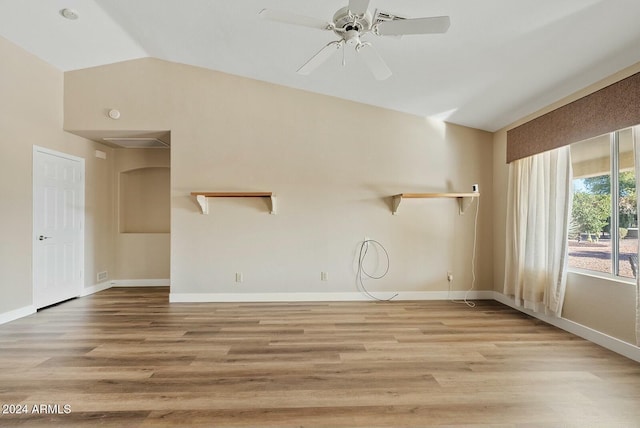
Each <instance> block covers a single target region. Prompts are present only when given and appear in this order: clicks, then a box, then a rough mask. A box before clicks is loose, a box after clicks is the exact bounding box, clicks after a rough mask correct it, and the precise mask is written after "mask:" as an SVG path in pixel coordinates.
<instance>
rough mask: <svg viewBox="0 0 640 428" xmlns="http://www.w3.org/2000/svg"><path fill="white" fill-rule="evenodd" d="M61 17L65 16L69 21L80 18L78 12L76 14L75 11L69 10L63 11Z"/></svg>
mask: <svg viewBox="0 0 640 428" xmlns="http://www.w3.org/2000/svg"><path fill="white" fill-rule="evenodd" d="M60 15H62V16H64V17H65V18H67V19H71V20H75V19H78V16H79V15H78V12H76V11H75V10H73V9H67V8H64V9H61V10H60Z"/></svg>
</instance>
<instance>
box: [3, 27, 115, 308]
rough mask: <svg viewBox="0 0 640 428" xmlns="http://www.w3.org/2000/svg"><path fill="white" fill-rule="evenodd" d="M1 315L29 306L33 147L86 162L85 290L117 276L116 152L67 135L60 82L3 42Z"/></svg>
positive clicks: (51, 72)
mask: <svg viewBox="0 0 640 428" xmlns="http://www.w3.org/2000/svg"><path fill="white" fill-rule="evenodd" d="M0 58H2V60H1V61H0V94H2V95H1V96H0V129H1V130H2V132H0V154H1V155H0V201H1V204H2V206H1V213H2V214H1V218H2V221H0V236H2V244H1V246H0V296H1V297H0V314H2V313H5V312H8V311H11V310H16V309H19V308H22V307H25V306H29V305H31V304H32V277H31V264H32V257H31V254H32V245H33V241H32V199H33V191H32V186H33V181H32V151H33V145H38V146H42V147H46V148H49V149H53V150H57V151H61V152H64V153H68V154H71V155H75V156H79V157H82V158H84V159H85V162H86V163H85V171H86V195H85V204H86V217H85V220H86V224H85V252H86V253H85V286H92V285H95V283H96V273H97V272H100V271H103V270H108V269H113V266H114V260H113V238H112V237H113V213H112V209H111V207H112V205H113V179H112V170H113V163H112V160H111V159H107V160H102V159H98V158H96V157H95V156H94V153H95V150H96V149H99V150H102V151H104V152H107V153H108V154H111V153H112V149H110V148H108V147H106V146H103V145H101V144H98V143H93V142H91V141H88V140H85V139H84V138H80V137H77V136H75V135H71V134H69V133H66V132H63V131H62V121H63V110H62V106H63V101H62V99H63V74H62V72H60V71H58V70H56V69H55V68H53V67H51V66H50V65H48V64H46V63H44V62H43V61H41V60H39V59H37V58H35V57H34V56H32V55H30V54H28V53H27V52H25V51H24V50H22V49H21V48H19V47H17V46H16V45H14V44H12V43H10V42H8V41H7V40H5V39H3V38H1V37H0Z"/></svg>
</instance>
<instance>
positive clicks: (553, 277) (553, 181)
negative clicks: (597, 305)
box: [504, 146, 573, 317]
mask: <svg viewBox="0 0 640 428" xmlns="http://www.w3.org/2000/svg"><path fill="white" fill-rule="evenodd" d="M571 180H572V170H571V152H570V149H569V147H568V146H566V147H561V148H559V149H556V150H552V151H549V152H545V153H541V154H538V155H535V156H531V157H528V158H525V159H521V160H517V161H514V162H512V163H511V164H510V165H509V193H508V196H507V198H508V205H507V207H508V211H507V242H506V267H505V282H504V294H506V295H508V296H512V297H513V298H514V299H515V302H516V304H517V305H520V306H524V307H525V308H527V309H531V310H534V311H536V312H545V313H547V314H552V315H555V316H558V317H559V316H560V315H561V313H562V303H563V301H564V293H565V288H566V278H567V275H566V267H567V257H568V254H567V249H568V248H567V232H568V227H569V218H570V214H571V213H570V211H571V201H572V195H573V192H572V188H571Z"/></svg>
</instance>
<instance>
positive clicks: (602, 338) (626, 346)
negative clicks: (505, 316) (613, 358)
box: [493, 291, 640, 362]
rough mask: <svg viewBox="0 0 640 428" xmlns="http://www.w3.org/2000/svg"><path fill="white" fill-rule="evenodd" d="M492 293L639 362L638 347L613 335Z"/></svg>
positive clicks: (548, 321)
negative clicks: (538, 311) (527, 307)
mask: <svg viewBox="0 0 640 428" xmlns="http://www.w3.org/2000/svg"><path fill="white" fill-rule="evenodd" d="M493 294H494V296H493V299H494V300H496V301H498V302H500V303H503V304H505V305H507V306H510V307H512V308H513V309H516V310H518V311H520V312H523V313H525V314H527V315H530V316H532V317H535V318H538V319H539V320H542V321H544V322H546V323H548V324H551V325H553V326H555V327H558V328H560V329H562V330H564V331H568V332H569V333H573V334H575V335H576V336H580V337H582V338H583V339H586V340H588V341H590V342H593V343H595V344H598V345H600V346H602V347H603V348H607V349H609V350H610V351H613V352H616V353H618V354H620V355H624V356H625V357H627V358H629V359H632V360H634V361H637V362H640V347H637V346H634V345H632V344H630V343H627V342H624V341H622V340H620V339H616V338H615V337H612V336H609V335H608V334H605V333H601V332H599V331H597V330H594V329H592V328H589V327H586V326H584V325H582V324H578V323H577V322H574V321H571V320H568V319H566V318H556V317H551V316H548V315H545V314H540V313H536V312H533V311H531V310H529V309H525V308H523V307H522V306H517V305H516V303H515V301H514V300H513V299H511V298H509V297H508V296H505V295H504V294H502V293H499V292H497V291H494V292H493Z"/></svg>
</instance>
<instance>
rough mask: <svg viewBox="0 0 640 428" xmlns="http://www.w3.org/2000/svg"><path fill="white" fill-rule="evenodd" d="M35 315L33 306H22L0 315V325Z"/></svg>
mask: <svg viewBox="0 0 640 428" xmlns="http://www.w3.org/2000/svg"><path fill="white" fill-rule="evenodd" d="M35 313H36V307H35V306H33V305H29V306H24V307H22V308H18V309H14V310H12V311H8V312H4V313H1V314H0V324H4V323H8V322H11V321H15V320H17V319H18V318H22V317H26V316H29V315H31V314H35Z"/></svg>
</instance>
